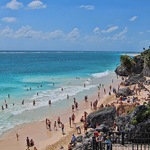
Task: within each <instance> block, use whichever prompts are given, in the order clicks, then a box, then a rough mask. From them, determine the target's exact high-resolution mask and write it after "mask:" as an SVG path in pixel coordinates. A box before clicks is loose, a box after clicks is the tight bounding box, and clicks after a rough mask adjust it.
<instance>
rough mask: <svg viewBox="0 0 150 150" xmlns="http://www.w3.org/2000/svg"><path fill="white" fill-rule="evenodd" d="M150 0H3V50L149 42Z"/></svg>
mask: <svg viewBox="0 0 150 150" xmlns="http://www.w3.org/2000/svg"><path fill="white" fill-rule="evenodd" d="M149 6H150V1H149V0H33V1H32V0H1V1H0V51H5V50H15V51H20V50H40V51H44V50H46V51H47V50H52V51H55V50H56V51H120V52H121V51H127V52H142V51H143V47H145V48H146V49H147V48H149V46H150V19H149V18H150V11H149Z"/></svg>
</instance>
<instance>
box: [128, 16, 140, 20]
mask: <svg viewBox="0 0 150 150" xmlns="http://www.w3.org/2000/svg"><path fill="white" fill-rule="evenodd" d="M137 17H138V16H134V17H132V18H130V21H134V20H135V19H136V18H137Z"/></svg>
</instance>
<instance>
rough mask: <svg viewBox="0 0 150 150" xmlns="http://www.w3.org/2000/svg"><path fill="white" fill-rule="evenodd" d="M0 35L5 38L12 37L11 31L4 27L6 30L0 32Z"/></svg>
mask: <svg viewBox="0 0 150 150" xmlns="http://www.w3.org/2000/svg"><path fill="white" fill-rule="evenodd" d="M0 35H3V36H6V37H12V36H13V29H10V28H9V27H6V29H4V30H1V31H0Z"/></svg>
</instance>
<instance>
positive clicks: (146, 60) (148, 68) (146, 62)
mask: <svg viewBox="0 0 150 150" xmlns="http://www.w3.org/2000/svg"><path fill="white" fill-rule="evenodd" d="M130 60H131V61H132V63H131V64H132V66H131V67H130V68H128V67H127V66H126V64H123V63H122V62H121V65H120V66H118V67H117V68H116V70H115V72H116V74H118V75H120V76H128V75H130V74H132V73H135V74H140V73H143V75H144V76H148V77H150V49H147V50H145V51H144V52H141V54H139V55H137V56H135V57H133V58H130Z"/></svg>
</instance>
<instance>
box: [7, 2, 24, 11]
mask: <svg viewBox="0 0 150 150" xmlns="http://www.w3.org/2000/svg"><path fill="white" fill-rule="evenodd" d="M19 7H23V3H19V2H17V1H16V0H12V1H11V2H9V3H7V4H6V8H10V9H12V10H15V9H19Z"/></svg>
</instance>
